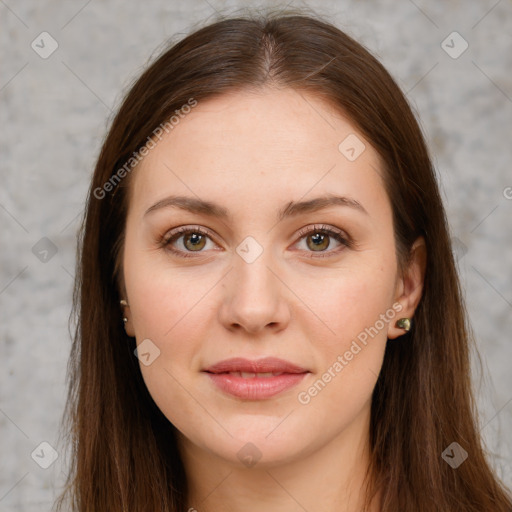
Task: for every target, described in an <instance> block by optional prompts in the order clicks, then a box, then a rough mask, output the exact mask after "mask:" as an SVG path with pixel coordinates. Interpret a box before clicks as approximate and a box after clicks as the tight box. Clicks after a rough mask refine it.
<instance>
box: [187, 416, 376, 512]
mask: <svg viewBox="0 0 512 512" xmlns="http://www.w3.org/2000/svg"><path fill="white" fill-rule="evenodd" d="M178 445H179V447H180V453H181V456H182V460H183V463H184V466H185V471H186V475H187V482H188V487H189V496H188V500H187V510H190V511H191V512H192V511H194V510H197V511H198V512H213V511H218V510H223V511H226V512H228V511H229V512H241V511H243V512H256V511H258V512H259V511H261V510H262V508H263V509H266V510H279V511H280V512H292V511H293V512H296V511H298V510H318V511H320V510H321V511H322V512H335V511H336V512H362V511H363V503H364V491H365V481H364V479H365V473H366V470H367V468H368V464H369V408H368V409H365V410H364V412H363V413H362V414H361V415H360V416H359V417H358V418H356V419H355V420H354V422H353V423H352V424H350V425H349V426H347V428H345V429H344V430H343V431H342V432H340V433H338V434H337V435H336V436H335V437H333V438H332V439H331V441H330V442H329V443H327V444H325V445H324V446H323V447H321V448H320V449H318V450H316V451H314V452H311V453H307V454H304V453H302V454H299V455H297V456H296V457H295V458H293V460H291V461H288V462H286V463H272V464H269V463H267V464H265V465H263V464H260V463H257V464H256V465H255V466H253V467H251V468H246V467H240V465H239V464H235V463H234V462H231V461H227V460H225V459H222V458H220V457H217V456H216V455H214V454H211V453H210V452H205V451H204V450H202V449H201V448H199V447H197V446H196V445H194V444H192V443H191V442H190V441H189V440H188V439H186V438H184V437H183V436H181V435H180V436H179V443H178ZM378 510H379V508H378V506H377V503H376V500H373V501H372V506H371V508H370V509H369V510H368V512H378Z"/></svg>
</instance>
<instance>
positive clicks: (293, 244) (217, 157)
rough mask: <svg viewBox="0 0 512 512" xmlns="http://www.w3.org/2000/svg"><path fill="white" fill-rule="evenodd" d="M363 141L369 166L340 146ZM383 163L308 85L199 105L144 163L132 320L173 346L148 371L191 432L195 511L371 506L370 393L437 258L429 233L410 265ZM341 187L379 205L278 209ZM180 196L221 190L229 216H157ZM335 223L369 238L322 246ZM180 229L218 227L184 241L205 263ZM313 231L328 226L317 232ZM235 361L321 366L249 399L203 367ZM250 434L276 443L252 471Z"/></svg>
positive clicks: (169, 412) (132, 214)
mask: <svg viewBox="0 0 512 512" xmlns="http://www.w3.org/2000/svg"><path fill="white" fill-rule="evenodd" d="M349 134H356V135H357V136H358V137H359V139H360V140H361V141H362V142H363V143H364V144H365V150H364V151H363V152H362V154H361V155H360V156H359V157H358V158H356V159H355V160H354V161H349V160H348V159H347V158H346V157H345V156H344V154H342V153H341V152H340V150H339V149H338V146H339V144H340V142H342V141H343V140H344V139H345V138H346V137H347V136H348V135H349ZM382 172H383V171H382V164H381V161H380V158H379V155H378V154H377V152H376V151H375V150H374V149H373V148H372V147H371V145H370V143H369V141H367V140H365V139H364V137H363V136H362V135H361V134H360V133H359V132H358V130H357V129H356V128H355V127H354V125H353V124H352V123H351V122H350V121H349V120H348V119H347V118H346V117H344V116H342V115H341V114H340V113H339V112H337V111H334V110H333V109H332V108H331V107H330V106H329V105H327V104H326V103H324V102H323V101H322V100H321V99H319V98H317V97H315V96H314V95H311V94H310V93H307V94H306V93H303V92H300V93H299V92H298V91H294V90H291V89H281V90H276V89H262V90H260V91H258V92H247V91H244V92H237V93H232V94H229V95H223V96H221V97H218V98H215V99H213V100H207V101H204V102H200V103H199V104H198V105H197V106H196V107H195V108H194V109H193V110H192V112H191V113H189V114H188V115H187V116H185V117H184V118H183V119H182V120H181V121H180V123H179V125H177V126H176V127H175V128H174V130H173V131H172V132H170V134H169V135H167V136H166V137H165V138H164V139H162V140H161V141H160V142H159V143H158V144H157V146H156V147H155V148H154V149H153V150H152V151H150V153H149V154H148V156H146V157H145V159H144V160H143V162H142V163H141V164H140V166H139V168H138V169H137V170H136V171H135V172H134V174H133V176H132V179H133V181H132V183H131V198H130V206H129V212H128V217H127V223H126V239H125V245H124V250H123V260H122V264H123V282H122V283H121V285H120V286H121V291H122V293H123V296H124V297H125V298H126V299H127V301H128V304H129V307H127V308H125V311H124V313H125V316H126V317H127V318H128V322H127V323H126V326H125V328H126V332H127V333H128V335H130V336H135V337H136V340H137V344H140V343H141V342H143V340H145V339H150V340H151V343H152V344H154V345H152V346H153V347H154V346H156V347H158V350H160V354H159V356H158V357H157V358H156V359H154V361H153V362H152V363H151V364H150V365H148V366H146V365H144V364H142V363H141V364H140V368H141V372H142V375H143V378H144V381H145V383H146V385H147V387H148V390H149V392H150V394H151V396H152V397H153V399H154V401H155V403H156V404H157V405H158V407H159V408H160V409H161V410H162V412H163V414H164V415H165V416H166V417H167V418H168V419H169V421H170V422H171V423H173V424H174V425H175V426H176V427H177V429H178V431H179V434H178V445H179V449H180V453H181V455H182V459H183V462H184V465H185V469H186V472H187V479H188V481H189V485H190V493H189V494H190V496H189V503H188V506H189V507H194V508H195V509H197V510H198V511H200V512H201V511H210V510H211V511H214V510H224V511H241V510H243V511H245V512H251V511H253V510H254V511H256V510H258V511H259V510H262V506H263V509H266V510H280V511H284V512H288V511H299V510H302V511H303V510H304V509H306V510H315V511H322V512H330V511H340V510H341V511H345V512H352V511H357V510H360V508H361V504H362V501H361V500H362V492H361V487H362V484H363V477H364V472H365V470H366V468H367V464H368V447H369V437H368V436H369V418H370V404H371V394H372V391H373V389H374V386H375V383H376V380H377V376H378V374H379V371H380V369H381V365H382V361H383V355H384V349H385V344H386V340H387V338H390V339H393V338H396V337H398V336H401V335H403V334H404V332H405V331H404V330H403V329H400V328H397V327H395V322H396V320H398V319H399V318H402V317H413V315H414V310H415V308H416V306H417V304H418V302H419V300H420V297H421V291H422V285H423V277H424V268H425V257H426V256H425V244H424V241H423V239H421V238H420V239H418V240H417V241H416V243H415V244H414V246H413V251H412V259H411V263H410V265H409V267H408V268H407V269H406V272H405V273H404V274H403V275H402V274H400V273H399V270H398V262H397V257H396V254H395V245H394V237H393V225H392V211H391V205H390V202H389V199H388V197H387V195H386V192H385V190H384V186H383V182H382V178H381V176H380V174H382ZM327 193H329V194H336V195H340V196H347V197H350V198H352V199H354V200H357V201H358V202H359V203H360V204H361V205H362V206H363V207H364V209H365V210H366V213H365V212H363V211H360V210H358V209H356V208H351V207H348V206H339V205H335V206H329V207H328V208H325V209H322V210H320V211H317V212H308V213H302V214H300V215H298V216H296V217H291V218H287V219H285V220H282V221H278V220H277V212H278V211H279V210H280V209H281V208H283V207H285V206H286V204H287V203H288V202H290V201H300V200H309V199H312V198H314V197H318V196H322V195H325V194H327ZM171 194H174V195H184V196H188V197H196V198H201V199H203V200H208V201H213V202H215V203H218V204H220V205H222V206H223V207H224V208H226V209H228V211H229V214H230V217H229V218H228V219H219V218H215V217H210V216H207V215H204V214H199V213H191V212H187V211H185V210H181V209H179V208H176V207H162V208H158V209H155V210H154V211H152V212H150V213H148V214H146V215H145V212H146V210H147V209H148V208H150V207H151V206H152V205H154V204H155V203H157V202H158V201H160V200H162V199H164V198H166V197H167V196H169V195H171ZM318 224H320V225H324V226H326V227H332V228H335V229H336V228H338V229H339V230H342V231H344V232H345V233H348V234H349V235H350V237H351V238H352V239H353V240H354V244H353V246H352V247H347V246H344V245H342V244H341V243H340V242H338V241H336V239H335V238H334V237H332V236H328V241H329V245H328V246H327V241H326V242H324V243H323V244H320V246H321V247H320V248H316V246H315V244H314V243H313V241H312V240H311V239H312V238H314V236H313V235H314V234H315V229H314V228H315V225H318ZM178 226H189V227H191V228H192V229H193V228H194V227H196V226H201V227H202V228H203V229H206V230H207V231H208V232H209V233H211V237H206V243H205V242H202V243H200V244H199V250H198V251H199V252H198V251H197V250H196V252H194V245H193V244H191V243H190V240H189V239H188V238H187V235H185V236H184V235H182V236H181V237H180V238H178V239H176V240H175V241H174V242H173V243H172V246H173V247H174V248H175V249H176V250H181V251H182V253H183V252H185V253H187V254H191V256H192V257H190V258H184V257H180V256H178V255H175V254H173V253H172V252H170V250H169V248H166V247H163V246H162V244H161V243H159V242H160V241H161V240H162V239H164V240H165V239H166V236H167V237H168V236H169V234H170V232H171V230H173V229H175V228H176V227H178ZM301 228H308V229H309V228H311V230H312V232H311V233H309V234H306V235H303V236H302V237H301V236H300V235H299V234H298V231H299V230H300V229H301ZM317 231H318V230H317ZM247 236H251V237H253V238H254V239H255V240H256V241H257V243H258V244H259V245H260V246H261V248H262V249H263V252H262V254H261V255H260V256H259V257H258V258H257V259H256V260H255V261H253V262H251V263H248V262H246V261H245V260H244V259H243V258H242V257H240V256H239V254H238V253H237V252H236V249H237V247H238V246H239V244H240V243H241V242H242V241H243V240H244V239H245V238H246V237H247ZM187 241H188V244H187V245H184V243H185V242H187ZM327 254H328V256H327V257H321V256H322V255H327ZM318 255H320V256H318ZM393 304H395V307H397V305H399V306H398V307H401V308H402V310H401V311H400V312H399V313H397V312H395V315H394V317H393V319H392V320H391V321H388V322H386V323H385V325H384V328H381V329H380V330H379V331H378V334H377V335H374V336H373V337H372V338H369V341H368V343H367V345H366V346H364V345H362V344H361V343H360V344H359V345H361V347H362V349H361V350H360V351H359V352H358V353H357V354H356V355H354V356H353V358H352V359H351V360H350V361H348V362H347V365H346V366H344V367H343V369H342V371H339V372H338V373H336V372H334V373H335V377H333V378H331V380H330V382H328V383H327V384H326V385H325V387H323V389H321V391H320V392H318V393H317V394H316V395H315V396H314V397H311V400H310V401H309V402H308V403H307V404H303V403H300V402H299V400H298V394H299V393H300V392H301V391H302V392H304V391H307V390H308V389H309V388H310V387H311V386H312V384H313V383H314V382H315V381H317V380H318V379H319V378H321V377H322V375H323V374H324V373H325V372H326V370H327V369H328V368H329V367H331V368H332V366H333V364H334V363H335V362H336V361H337V358H338V356H340V355H342V356H343V354H345V352H346V351H347V350H349V349H350V346H351V343H352V341H353V340H354V339H356V337H357V336H358V334H360V333H361V332H363V331H364V330H365V328H368V327H370V326H374V325H375V324H376V321H377V320H378V319H379V318H380V315H381V314H384V313H385V312H386V311H389V310H391V311H394V310H393V309H392V306H393ZM235 356H241V357H246V358H248V359H259V358H261V357H266V356H275V357H279V358H282V359H286V360H288V361H291V362H293V363H295V364H297V365H299V366H302V367H304V368H307V369H308V370H309V371H310V372H311V373H309V374H308V375H307V376H306V377H305V378H304V380H303V381H302V382H301V383H300V384H299V385H298V386H296V387H294V388H292V389H290V390H287V391H285V392H283V393H281V394H279V395H277V396H275V397H272V398H269V399H264V400H244V399H240V398H235V397H232V396H229V395H226V394H224V393H223V392H222V391H220V390H219V389H218V388H216V387H215V386H214V385H213V384H212V383H211V382H210V379H209V378H208V377H207V375H206V374H204V373H202V372H201V370H202V369H204V368H206V367H207V366H209V365H211V364H213V363H216V362H218V361H221V360H224V359H227V358H230V357H235ZM331 372H332V370H331ZM247 443H252V444H253V445H255V446H256V447H257V450H258V452H259V454H261V458H260V459H259V460H258V461H257V463H256V464H255V465H253V466H252V467H247V466H246V465H245V464H244V463H243V462H242V461H241V460H240V459H239V457H238V456H237V453H238V452H239V450H240V449H242V448H243V447H244V446H245V445H247ZM245 449H246V450H247V449H248V448H247V447H246V448H245ZM373 510H375V511H376V510H378V508H377V505H376V503H375V504H374V508H373Z"/></svg>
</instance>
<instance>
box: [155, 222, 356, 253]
mask: <svg viewBox="0 0 512 512" xmlns="http://www.w3.org/2000/svg"><path fill="white" fill-rule="evenodd" d="M189 233H196V234H200V235H203V236H206V237H208V238H210V239H212V237H211V235H210V233H209V232H208V231H206V230H205V229H203V228H202V227H200V226H192V227H185V226H182V227H179V228H176V230H174V231H173V232H171V234H170V235H169V236H166V237H164V238H163V239H162V241H161V242H160V246H161V247H162V248H166V249H167V250H169V251H170V252H172V253H173V254H176V255H177V256H179V257H181V258H195V257H197V256H194V255H193V253H192V251H189V252H188V253H187V252H185V251H181V250H177V249H174V248H173V247H172V245H171V244H172V242H174V241H175V240H178V239H179V238H180V237H182V236H183V235H186V234H189ZM319 233H320V234H323V235H328V236H330V237H332V238H334V239H335V240H336V241H337V242H340V243H341V244H342V245H343V246H345V247H348V248H351V247H352V246H353V241H352V239H351V238H350V236H348V235H346V236H343V232H342V231H338V230H335V229H333V228H330V227H328V226H325V225H323V224H322V225H317V224H315V225H314V226H311V227H308V228H302V229H301V230H299V232H298V236H299V240H302V238H304V237H305V236H307V235H311V234H319ZM342 250H343V248H340V249H337V250H334V251H318V252H315V251H311V256H309V257H310V258H327V257H330V256H332V255H333V254H338V253H339V252H340V251H342ZM197 252H198V253H200V252H201V251H197Z"/></svg>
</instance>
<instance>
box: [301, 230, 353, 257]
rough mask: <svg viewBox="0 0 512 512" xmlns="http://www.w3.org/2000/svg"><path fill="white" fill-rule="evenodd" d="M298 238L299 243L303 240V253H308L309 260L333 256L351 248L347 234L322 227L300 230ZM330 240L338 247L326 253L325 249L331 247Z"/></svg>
mask: <svg viewBox="0 0 512 512" xmlns="http://www.w3.org/2000/svg"><path fill="white" fill-rule="evenodd" d="M299 236H300V238H301V241H302V240H303V239H304V241H305V245H306V249H305V251H306V253H309V255H308V256H309V257H310V258H325V257H328V256H334V255H336V254H338V253H339V252H340V251H342V250H343V249H344V248H345V247H352V241H351V238H350V237H349V235H348V234H345V233H344V232H343V231H341V230H337V229H334V228H330V227H328V226H324V225H321V226H312V227H310V228H305V229H302V230H301V231H300V232H299ZM332 240H335V242H337V243H338V244H339V246H338V248H337V249H336V248H334V249H332V250H329V251H328V250H327V249H328V248H330V247H331V245H332ZM314 253H316V254H314Z"/></svg>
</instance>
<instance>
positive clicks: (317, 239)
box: [306, 232, 330, 251]
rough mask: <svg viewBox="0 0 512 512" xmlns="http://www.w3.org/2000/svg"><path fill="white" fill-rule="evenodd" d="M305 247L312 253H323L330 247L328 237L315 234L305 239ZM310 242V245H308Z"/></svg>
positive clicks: (322, 234)
mask: <svg viewBox="0 0 512 512" xmlns="http://www.w3.org/2000/svg"><path fill="white" fill-rule="evenodd" d="M306 240H307V242H306V243H307V246H308V247H309V248H310V249H312V250H313V251H317V250H318V251H324V250H325V249H327V248H328V247H329V245H330V241H329V235H326V234H324V233H320V232H316V233H314V234H313V235H308V236H307V237H306ZM310 241H311V243H309V242H310Z"/></svg>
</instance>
